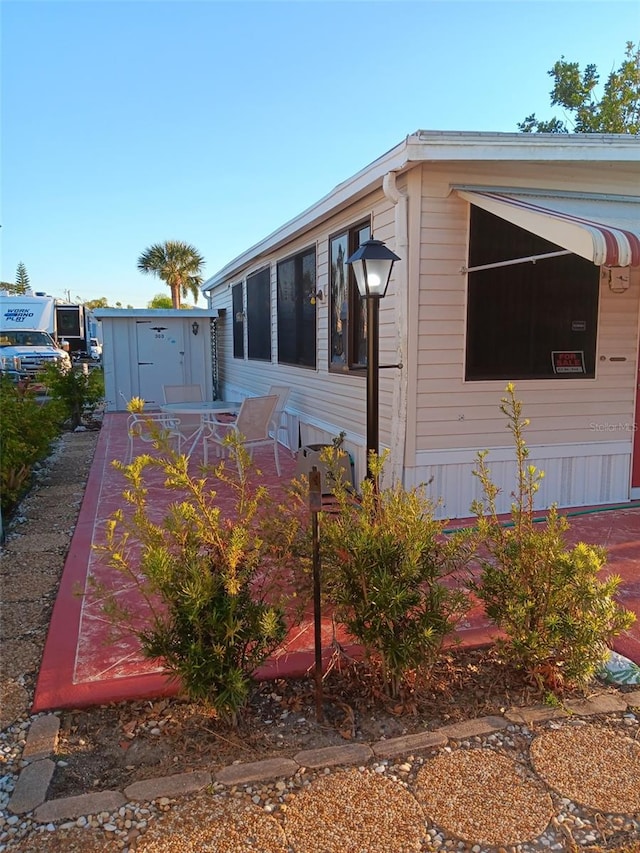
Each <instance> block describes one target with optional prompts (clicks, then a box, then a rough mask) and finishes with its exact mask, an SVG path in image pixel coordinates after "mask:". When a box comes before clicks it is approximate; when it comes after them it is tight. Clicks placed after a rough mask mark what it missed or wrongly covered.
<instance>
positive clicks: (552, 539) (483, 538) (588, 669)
mask: <svg viewBox="0 0 640 853" xmlns="http://www.w3.org/2000/svg"><path fill="white" fill-rule="evenodd" d="M500 410H501V411H502V413H503V414H504V415H505V416H506V417H507V420H508V428H509V430H510V431H511V434H512V436H513V440H514V443H515V452H516V462H517V484H516V489H515V491H514V493H513V503H512V506H511V524H510V525H504V524H503V523H502V522H501V521H500V519H499V518H498V515H497V512H496V498H497V496H498V494H499V491H500V490H499V488H498V487H497V486H496V485H495V484H494V483H493V482H492V480H491V474H490V470H489V468H488V466H487V463H486V455H487V453H486V451H483V452H480V453H479V454H478V460H477V465H476V469H475V471H474V473H475V475H476V476H477V477H478V478H479V480H480V483H481V485H482V490H483V495H484V500H482V501H476V502H474V504H473V507H472V509H473V511H474V513H475V514H476V515H477V516H478V536H479V545H480V547H483V548H485V549H486V552H487V554H486V558H485V559H482V561H481V568H482V572H481V576H480V580H479V583H476V584H475V585H474V590H475V592H476V593H477V595H478V596H479V598H480V599H481V600H482V601H483V602H484V606H485V609H486V612H487V615H488V616H489V617H490V618H491V619H492V620H493V621H494V622H495V623H496V625H498V626H499V627H500V628H501V629H502V630H503V631H504V632H505V634H506V639H505V640H503V641H501V642H500V645H501V647H502V650H503V652H504V654H505V656H506V657H507V658H508V659H509V660H510V661H511V662H513V663H515V664H516V665H517V666H518V667H519V668H521V669H523V670H525V671H526V672H527V673H528V674H529V675H531V676H532V677H533V678H534V679H535V681H536V682H537V684H538V685H539V687H540V688H541V689H542V688H551V689H555V688H560V687H562V686H564V685H567V686H571V685H574V686H575V685H584V684H586V683H587V682H588V681H589V680H590V679H591V678H592V677H593V675H594V674H595V673H596V672H597V671H598V670H599V669H600V667H601V666H602V664H603V663H604V661H605V660H606V658H607V656H608V648H607V643H608V642H610V640H611V638H612V637H613V636H615V635H616V634H618V633H619V632H620V631H623V630H625V629H626V628H628V627H629V626H630V625H631V624H633V621H634V619H635V616H634V615H633V613H631V612H630V611H628V610H625V609H624V608H622V607H620V606H618V605H617V604H616V602H615V599H614V596H615V593H616V590H617V588H618V585H619V583H620V579H619V578H618V577H615V576H610V577H608V578H607V579H605V580H600V579H599V577H598V575H599V572H600V571H601V570H602V568H603V567H604V565H605V563H606V552H605V550H604V549H603V548H600V547H597V546H592V545H585V544H584V543H579V544H578V545H576V546H575V547H573V548H568V547H567V545H566V535H565V534H566V531H567V530H568V527H569V525H568V522H567V520H566V519H565V518H563V517H561V516H559V515H558V512H557V509H556V507H555V505H554V506H552V507H551V509H550V511H549V513H548V516H547V518H546V520H545V521H544V523H541V522H540V521H538V522H536V519H535V513H534V499H535V495H536V492H537V491H538V489H539V487H540V481H541V480H542V478H543V476H544V474H543V472H542V471H539V470H538V469H537V468H536V467H535V465H531V464H529V462H528V457H529V450H528V448H527V446H526V443H525V440H524V429H525V428H526V426H528V424H529V421H528V420H526V419H524V418H523V416H522V403H521V402H520V401H518V400H517V399H516V397H515V389H514V386H513V385H512V384H509V385H508V386H507V388H506V396H505V397H503V398H502V400H501V404H500Z"/></svg>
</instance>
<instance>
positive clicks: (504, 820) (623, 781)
mask: <svg viewBox="0 0 640 853" xmlns="http://www.w3.org/2000/svg"><path fill="white" fill-rule="evenodd" d="M95 441H96V434H95V433H91V432H89V433H84V434H80V435H72V436H64V437H63V438H62V439H61V441H60V443H59V445H58V448H57V451H56V453H55V454H54V457H53V458H52V460H51V462H50V465H49V466H48V467H47V468H45V469H43V470H42V472H41V474H40V478H39V485H38V488H36V490H34V493H33V495H32V496H30V498H28V499H27V501H25V504H24V506H23V508H22V510H21V514H20V516H21V517H20V518H19V519H18V522H17V526H16V529H17V530H18V531H19V532H20V535H17V536H15V537H10V538H9V540H8V542H7V543H6V546H5V548H4V551H3V556H2V567H1V569H0V581H1V583H2V602H3V611H2V619H1V620H0V639H1V640H2V644H3V653H2V656H1V658H2V659H1V663H0V683H1V687H2V694H3V698H2V706H1V707H2V710H1V712H0V717H1V720H0V723H1V725H0V728H1V729H2V731H1V732H0V761H1V762H2V763H3V764H4V768H5V769H4V770H1V769H0V773H2V775H0V851H5V850H7V851H17V852H18V853H38V851H41V850H42V851H45V853H76V851H77V853H80V851H82V853H93V851H119V850H122V851H124V853H129V851H136V853H165V851H166V853H172V851H178V850H179V851H186V853H190V851H198V852H199V853H200V851H216V853H237V852H238V851H254V850H255V851H263V853H320V851H322V853H334V851H335V853H365V851H366V853H378V851H380V853H401V852H402V853H405V851H407V852H408V851H423V853H427V851H428V853H435V851H442V850H446V851H461V853H534V851H541V850H551V851H565V850H566V851H575V850H585V851H587V850H590V849H591V850H595V849H596V847H597V849H598V850H608V851H618V850H622V849H623V848H624V847H625V845H629V844H631V843H632V842H638V843H639V846H638V847H637V848H633V850H634V853H640V746H639V741H640V709H637V708H636V709H634V711H635V713H634V712H628V713H625V714H609V715H603V716H601V717H598V718H597V719H590V720H589V722H586V721H584V720H582V719H580V718H569V719H567V720H561V721H554V722H547V723H542V724H538V725H536V727H535V728H528V727H527V726H523V725H509V726H508V727H507V728H505V729H504V730H501V731H498V732H496V733H494V734H489V735H485V736H477V737H471V738H469V739H467V740H450V741H449V742H448V743H447V745H446V746H443V747H440V748H438V749H435V750H431V751H430V752H427V753H425V754H416V755H407V756H403V757H401V758H398V759H394V760H380V759H373V760H372V761H370V762H369V763H368V764H367V766H361V767H357V768H352V769H349V770H345V769H344V768H335V769H330V768H321V769H319V770H314V771H310V770H308V769H306V768H300V770H299V771H298V772H297V773H295V774H294V775H293V776H292V777H290V778H286V779H278V780H274V781H268V782H262V783H253V784H246V785H238V786H233V787H226V786H224V785H222V784H219V783H213V784H212V785H211V786H209V788H207V789H206V790H205V791H201V792H200V793H199V794H197V795H189V796H185V797H182V798H176V799H173V798H167V797H162V798H159V799H157V800H154V801H153V802H129V803H126V804H125V805H123V806H122V807H120V808H118V809H116V810H115V811H113V812H102V813H99V814H84V815H80V816H78V817H77V818H76V819H74V820H69V821H65V822H62V823H60V822H59V823H56V824H53V823H51V824H42V823H37V822H36V821H35V819H34V816H33V813H28V814H26V815H16V814H13V813H12V812H11V811H10V810H9V809H8V808H7V805H8V802H9V799H10V796H11V793H12V791H13V789H14V786H15V782H16V779H17V775H18V772H19V770H20V769H21V767H22V766H23V763H22V761H21V754H22V748H23V746H24V743H25V740H26V735H27V733H28V730H29V727H30V725H31V722H32V719H33V718H32V717H30V716H29V713H28V708H29V703H30V701H31V696H32V693H33V687H34V683H35V677H36V674H37V665H38V662H39V657H40V654H41V650H42V645H43V642H44V636H45V633H46V628H47V625H48V618H49V614H50V611H51V607H52V604H53V600H54V598H55V592H56V589H57V583H58V580H59V573H60V571H61V564H62V563H63V561H64V554H65V553H66V548H67V547H68V540H69V537H70V535H71V532H72V530H73V526H74V524H75V517H76V514H77V512H78V509H79V506H80V502H81V500H82V494H83V488H84V481H85V478H86V474H87V472H88V468H89V465H90V461H91V458H92V454H93V449H94V447H95ZM56 483H59V484H60V486H61V488H63V490H64V499H63V500H60V499H58V500H57V501H55V500H51V499H50V494H51V489H53V490H55V489H56ZM38 494H40V496H41V497H43V498H45V500H44V501H43V502H42V503H40V504H39V505H38V504H36V501H37V499H38ZM45 506H47V507H48V510H47V521H46V522H45V521H44V520H43V513H42V507H45ZM36 507H39V508H40V509H39V510H38V511H36V514H35V516H34V511H35V508H36ZM49 511H50V512H51V515H50V516H49V514H48V513H49ZM21 519H22V520H21ZM45 526H46V532H48V534H50V535H46V533H45V532H43V527H45ZM31 528H32V532H33V534H34V536H33V538H32V539H31V544H30V545H29V543H28V542H27V539H28V538H29V537H28V535H27V534H28V532H29V530H30V529H31ZM238 757H240V756H238ZM54 758H55V756H54ZM242 758H243V760H244V755H243V756H242ZM210 769H211V770H212V772H213V771H215V770H216V769H218V768H216V767H214V766H212V767H211V768H210ZM626 849H629V848H626Z"/></svg>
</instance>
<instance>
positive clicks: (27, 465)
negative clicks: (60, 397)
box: [0, 376, 60, 514]
mask: <svg viewBox="0 0 640 853" xmlns="http://www.w3.org/2000/svg"><path fill="white" fill-rule="evenodd" d="M0 412H1V413H2V415H1V416H0V493H1V503H2V512H3V513H5V514H7V513H9V512H11V510H12V509H13V508H14V506H15V505H16V503H17V502H18V500H19V499H20V497H21V496H22V495H23V494H24V492H25V491H26V490H27V487H28V485H29V481H30V477H31V470H32V467H33V464H34V463H35V462H37V461H39V460H41V459H44V458H45V457H46V456H47V454H48V453H49V450H50V447H51V442H52V441H53V439H54V438H55V437H56V436H57V435H58V433H59V428H58V422H59V416H60V413H59V409H58V408H57V407H56V406H54V405H51V404H46V403H45V404H40V403H38V402H37V401H36V400H35V398H34V397H33V396H32V395H31V394H29V393H28V392H26V391H25V390H24V389H23V388H21V386H19V385H16V384H14V383H13V382H12V381H11V380H10V379H8V378H7V377H4V376H3V377H0Z"/></svg>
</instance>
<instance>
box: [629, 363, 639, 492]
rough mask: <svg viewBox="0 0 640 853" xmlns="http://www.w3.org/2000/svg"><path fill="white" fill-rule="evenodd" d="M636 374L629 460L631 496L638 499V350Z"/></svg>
mask: <svg viewBox="0 0 640 853" xmlns="http://www.w3.org/2000/svg"><path fill="white" fill-rule="evenodd" d="M636 369H637V371H638V373H637V376H636V418H635V421H634V424H633V458H632V460H631V466H632V467H631V497H632V498H634V499H640V351H639V352H638V362H637V364H636Z"/></svg>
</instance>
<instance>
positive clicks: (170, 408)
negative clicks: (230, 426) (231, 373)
mask: <svg viewBox="0 0 640 853" xmlns="http://www.w3.org/2000/svg"><path fill="white" fill-rule="evenodd" d="M241 405H242V403H239V402H238V401H237V400H197V401H195V400H189V401H187V402H184V403H160V409H161V410H162V411H163V412H171V413H172V414H174V415H200V426H199V428H198V429H197V430H196V431H195V433H194V434H193V441H192V442H191V447H190V449H189V452H188V453H187V456H191V454H192V453H193V451H194V450H195V448H196V446H197V444H198V442H199V441H200V440H201V439H202V436H203V435H204V427H205V421H204V416H205V415H207V414H209V413H210V412H214V413H215V414H216V415H237V414H238V411H239V410H240V406H241Z"/></svg>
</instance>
